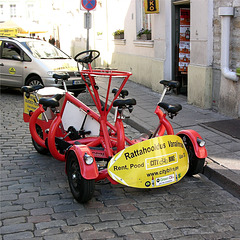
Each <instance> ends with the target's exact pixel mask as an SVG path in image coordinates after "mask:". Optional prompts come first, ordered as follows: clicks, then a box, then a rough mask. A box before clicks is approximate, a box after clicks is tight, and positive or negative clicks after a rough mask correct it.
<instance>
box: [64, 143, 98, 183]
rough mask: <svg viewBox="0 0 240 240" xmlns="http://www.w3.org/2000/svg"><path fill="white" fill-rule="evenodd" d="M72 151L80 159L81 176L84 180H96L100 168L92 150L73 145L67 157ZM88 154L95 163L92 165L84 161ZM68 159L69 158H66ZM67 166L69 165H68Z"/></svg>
mask: <svg viewBox="0 0 240 240" xmlns="http://www.w3.org/2000/svg"><path fill="white" fill-rule="evenodd" d="M70 151H74V153H75V154H76V156H77V159H78V163H79V166H80V171H81V175H82V176H83V178H85V179H88V180H90V179H96V178H97V177H98V175H99V172H98V167H97V164H96V161H95V158H94V156H93V154H92V152H91V150H90V148H89V147H88V146H86V145H73V146H72V147H71V148H70V149H69V150H68V152H67V155H68V154H69V152H70ZM85 153H87V154H89V155H90V156H92V157H93V159H94V161H93V163H92V164H90V165H88V164H86V162H85V161H84V154H85ZM66 159H67V156H66ZM66 166H67V163H66Z"/></svg>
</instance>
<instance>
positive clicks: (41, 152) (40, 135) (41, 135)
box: [32, 124, 49, 155]
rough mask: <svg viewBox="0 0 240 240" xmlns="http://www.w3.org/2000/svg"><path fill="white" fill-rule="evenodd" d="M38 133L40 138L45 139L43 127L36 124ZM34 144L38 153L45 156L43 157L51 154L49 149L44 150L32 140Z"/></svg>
mask: <svg viewBox="0 0 240 240" xmlns="http://www.w3.org/2000/svg"><path fill="white" fill-rule="evenodd" d="M36 131H37V134H38V136H39V137H40V138H41V139H43V131H42V129H41V127H40V126H39V125H37V124H36ZM32 144H33V146H34V148H35V149H36V150H37V152H38V153H40V154H43V155H46V154H48V153H49V151H48V149H47V148H44V147H42V146H40V145H39V144H37V143H36V141H35V140H34V139H33V138H32Z"/></svg>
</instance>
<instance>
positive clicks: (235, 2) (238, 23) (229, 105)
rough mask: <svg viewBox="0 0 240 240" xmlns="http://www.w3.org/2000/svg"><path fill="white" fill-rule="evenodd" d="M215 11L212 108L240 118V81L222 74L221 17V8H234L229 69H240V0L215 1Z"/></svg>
mask: <svg viewBox="0 0 240 240" xmlns="http://www.w3.org/2000/svg"><path fill="white" fill-rule="evenodd" d="M213 6H214V9H213V103H212V107H213V109H215V110H216V111H219V112H221V113H223V114H226V115H229V116H233V117H239V116H240V97H239V95H240V83H239V82H240V80H239V81H238V82H233V81H231V80H229V79H225V78H224V77H223V76H222V74H221V16H219V13H218V11H219V7H234V9H235V15H234V16H233V17H232V18H231V30H230V34H231V35H230V46H229V60H230V61H229V68H230V69H232V70H233V71H236V68H237V67H240V0H229V1H226V0H214V4H213Z"/></svg>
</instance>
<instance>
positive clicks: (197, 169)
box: [180, 136, 205, 176]
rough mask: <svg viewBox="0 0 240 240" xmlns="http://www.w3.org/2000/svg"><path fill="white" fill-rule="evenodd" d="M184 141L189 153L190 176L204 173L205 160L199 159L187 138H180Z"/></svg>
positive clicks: (188, 173) (188, 172)
mask: <svg viewBox="0 0 240 240" xmlns="http://www.w3.org/2000/svg"><path fill="white" fill-rule="evenodd" d="M180 137H181V138H182V139H183V143H184V145H185V147H186V149H187V152H188V158H189V169H188V171H187V175H188V176H193V175H195V174H198V173H203V167H204V163H205V158H198V157H197V156H196V154H195V152H194V148H193V145H192V142H191V141H190V139H189V138H188V137H187V136H180Z"/></svg>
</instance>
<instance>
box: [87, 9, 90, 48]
mask: <svg viewBox="0 0 240 240" xmlns="http://www.w3.org/2000/svg"><path fill="white" fill-rule="evenodd" d="M89 15H90V13H89V11H87V19H88V21H89ZM88 23H89V22H88ZM88 25H89V24H87V47H86V48H87V51H88V50H89V26H88Z"/></svg>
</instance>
